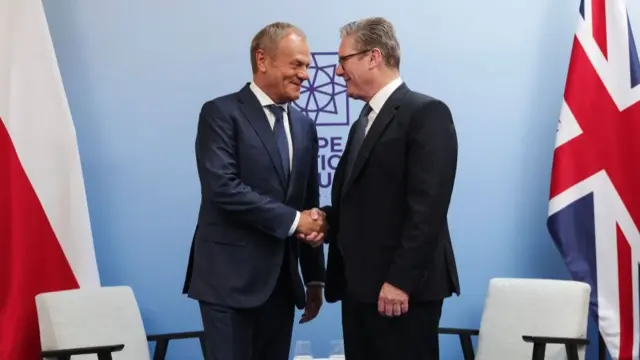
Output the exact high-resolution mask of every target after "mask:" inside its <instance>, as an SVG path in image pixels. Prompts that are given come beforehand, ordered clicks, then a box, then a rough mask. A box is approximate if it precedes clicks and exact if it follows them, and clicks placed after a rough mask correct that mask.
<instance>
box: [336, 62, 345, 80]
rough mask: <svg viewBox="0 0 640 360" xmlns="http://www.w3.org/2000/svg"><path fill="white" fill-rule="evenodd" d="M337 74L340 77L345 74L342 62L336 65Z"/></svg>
mask: <svg viewBox="0 0 640 360" xmlns="http://www.w3.org/2000/svg"><path fill="white" fill-rule="evenodd" d="M336 75H337V76H340V77H342V76H344V68H343V67H342V64H341V63H338V66H337V67H336Z"/></svg>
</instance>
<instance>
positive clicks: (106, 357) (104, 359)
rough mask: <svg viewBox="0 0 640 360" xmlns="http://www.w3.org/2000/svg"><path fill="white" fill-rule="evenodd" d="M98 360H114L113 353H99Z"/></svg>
mask: <svg viewBox="0 0 640 360" xmlns="http://www.w3.org/2000/svg"><path fill="white" fill-rule="evenodd" d="M98 360H113V357H112V356H111V351H108V352H99V353H98Z"/></svg>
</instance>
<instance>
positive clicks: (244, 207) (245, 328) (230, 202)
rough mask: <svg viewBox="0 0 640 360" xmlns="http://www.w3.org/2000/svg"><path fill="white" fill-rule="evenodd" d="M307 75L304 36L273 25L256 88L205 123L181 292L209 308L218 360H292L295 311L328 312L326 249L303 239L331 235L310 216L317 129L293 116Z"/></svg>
mask: <svg viewBox="0 0 640 360" xmlns="http://www.w3.org/2000/svg"><path fill="white" fill-rule="evenodd" d="M309 64H310V52H309V47H308V46H307V42H306V38H305V35H304V33H303V32H302V31H301V30H300V29H298V28H296V27H295V26H293V25H291V24H286V23H274V24H271V25H268V26H266V27H265V28H263V29H262V30H261V31H260V32H258V33H257V34H256V36H255V37H254V39H253V41H252V43H251V65H252V69H253V81H252V82H251V83H249V84H247V85H246V86H244V87H243V88H242V89H241V90H240V91H239V92H237V93H233V94H229V95H225V96H222V97H219V98H216V99H214V100H211V101H209V102H207V103H205V104H204V105H203V107H202V110H201V112H200V118H199V122H198V134H197V139H196V159H197V166H198V174H199V177H200V183H201V193H202V202H201V205H200V213H199V216H198V224H197V227H196V232H195V235H194V240H193V243H192V247H191V255H190V259H189V266H188V269H187V277H186V280H185V287H184V290H183V292H185V293H187V294H188V296H189V297H191V298H193V299H196V300H198V301H199V304H200V310H201V315H202V320H203V324H204V330H205V333H206V347H207V358H208V359H209V360H262V359H264V360H287V359H288V357H289V349H290V346H291V332H292V327H293V320H294V311H295V307H298V308H299V309H304V314H303V316H302V319H301V320H300V322H301V323H303V322H307V321H310V320H312V319H313V318H315V317H316V315H317V314H318V311H319V310H320V307H321V305H322V297H323V296H322V287H323V282H324V276H325V265H324V252H323V247H322V246H321V244H318V242H311V241H310V240H309V241H307V240H298V239H296V235H297V234H306V235H309V234H313V233H319V234H323V233H324V232H326V230H327V228H326V225H325V223H324V219H323V218H320V219H312V217H311V215H310V212H309V209H312V208H316V207H318V205H319V204H318V202H319V189H318V174H317V158H318V138H317V132H316V128H315V126H314V123H313V121H312V120H311V119H310V118H309V117H307V116H305V115H303V114H302V113H301V112H299V111H297V110H296V109H294V108H293V107H292V106H291V105H290V102H291V101H293V100H296V99H298V98H299V96H300V88H301V84H302V82H303V81H304V80H306V79H307V78H308V75H307V67H308V66H309ZM301 238H302V236H301ZM298 260H299V262H300V267H301V269H302V279H301V278H300V274H299V272H298ZM305 285H306V293H305Z"/></svg>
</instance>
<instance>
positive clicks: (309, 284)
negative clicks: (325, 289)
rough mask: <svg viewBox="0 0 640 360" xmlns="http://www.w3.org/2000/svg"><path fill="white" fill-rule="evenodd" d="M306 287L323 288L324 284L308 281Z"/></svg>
mask: <svg viewBox="0 0 640 360" xmlns="http://www.w3.org/2000/svg"><path fill="white" fill-rule="evenodd" d="M307 286H324V283H323V282H322V281H309V282H308V283H307Z"/></svg>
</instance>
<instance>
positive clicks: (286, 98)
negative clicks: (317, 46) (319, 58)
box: [256, 31, 311, 104]
mask: <svg viewBox="0 0 640 360" xmlns="http://www.w3.org/2000/svg"><path fill="white" fill-rule="evenodd" d="M256 60H257V65H258V71H259V72H260V73H261V77H262V78H263V80H264V81H262V86H264V87H265V88H264V89H263V91H265V92H266V93H267V94H268V95H269V96H270V97H271V99H272V100H273V101H274V102H276V103H280V104H282V103H286V102H290V101H294V100H297V99H298V98H300V89H301V85H302V82H303V81H305V80H307V79H308V78H309V75H308V73H307V68H308V67H309V64H310V62H311V52H310V50H309V46H308V45H307V41H306V39H305V38H304V37H303V36H300V35H299V34H297V33H295V32H293V31H292V32H289V33H288V34H287V35H286V36H285V37H284V38H283V39H282V40H281V41H280V43H279V44H278V45H277V48H276V49H275V51H273V52H272V53H267V52H265V51H263V50H259V51H258V52H257V54H256Z"/></svg>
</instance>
